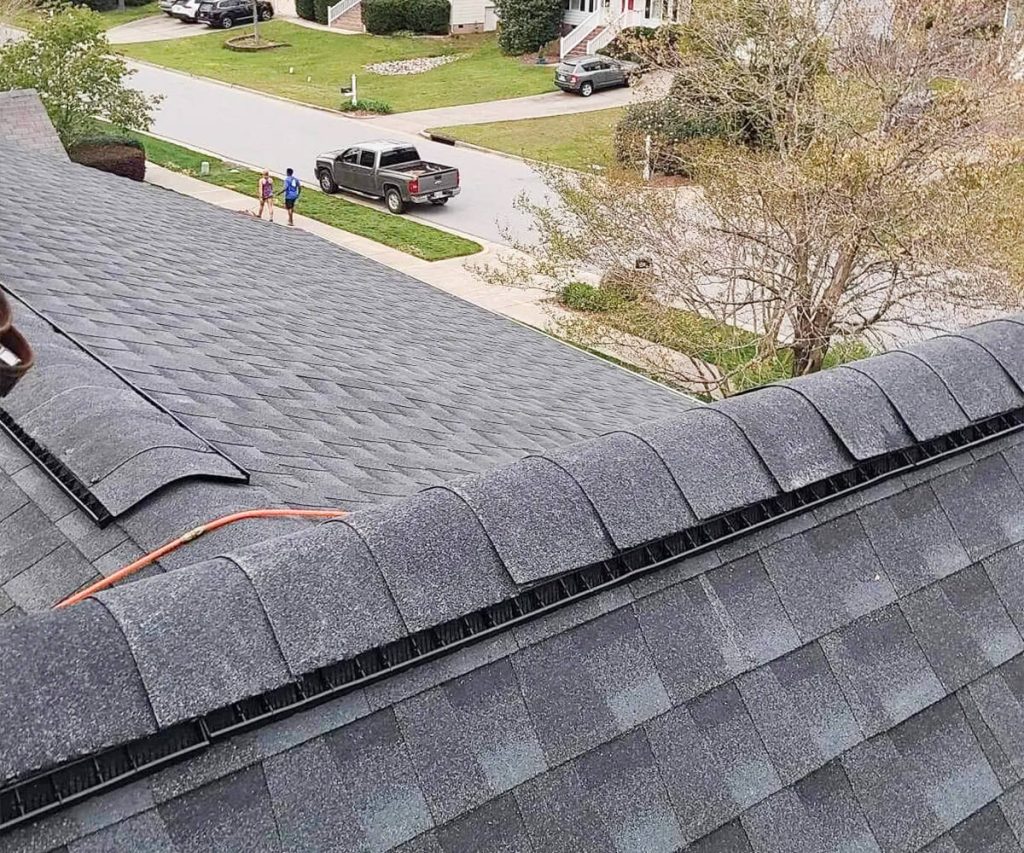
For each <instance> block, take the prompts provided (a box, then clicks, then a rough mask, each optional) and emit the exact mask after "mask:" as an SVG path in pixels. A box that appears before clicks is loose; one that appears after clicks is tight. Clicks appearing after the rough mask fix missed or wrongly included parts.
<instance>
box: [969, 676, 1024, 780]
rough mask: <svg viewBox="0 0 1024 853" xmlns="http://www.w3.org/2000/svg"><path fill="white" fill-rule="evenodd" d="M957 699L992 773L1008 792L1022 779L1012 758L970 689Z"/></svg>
mask: <svg viewBox="0 0 1024 853" xmlns="http://www.w3.org/2000/svg"><path fill="white" fill-rule="evenodd" d="M956 698H957V699H958V700H959V702H960V708H961V709H962V710H963V712H964V716H965V717H966V718H967V724H968V725H969V726H970V727H971V731H972V732H973V733H974V737H975V738H977V741H978V745H979V746H980V747H981V751H982V752H983V753H985V759H986V760H987V761H988V763H989V766H990V767H991V768H992V772H993V773H995V774H996V779H998V780H999V784H1000V785H1001V786H1002V788H1003V790H1007V789H1008V788H1010V787H1012V786H1013V785H1015V784H1016V783H1017V782H1018V781H1019V780H1020V779H1021V774H1020V773H1019V772H1018V771H1017V769H1016V768H1015V767H1014V766H1013V762H1012V761H1011V760H1010V756H1008V755H1007V754H1006V752H1005V751H1004V750H1003V747H1002V746H1001V745H1000V744H999V740H998V739H997V738H996V736H995V734H994V733H993V731H992V729H991V728H989V725H988V723H986V722H985V718H984V717H982V715H981V711H980V710H979V709H978V703H977V702H975V701H974V697H973V696H971V693H970V688H969V687H964V688H962V689H960V690H958V691H957V692H956Z"/></svg>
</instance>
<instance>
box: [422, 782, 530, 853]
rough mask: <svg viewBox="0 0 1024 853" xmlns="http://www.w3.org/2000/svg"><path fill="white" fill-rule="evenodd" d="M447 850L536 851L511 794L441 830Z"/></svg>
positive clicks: (440, 837)
mask: <svg viewBox="0 0 1024 853" xmlns="http://www.w3.org/2000/svg"><path fill="white" fill-rule="evenodd" d="M437 838H438V841H439V842H440V846H441V849H442V850H443V851H444V853H466V851H469V850H472V851H474V853H533V851H534V847H533V845H532V844H531V843H530V836H529V834H528V833H527V831H526V827H525V826H524V824H523V818H522V815H520V814H519V807H518V806H517V805H516V801H515V799H514V798H513V797H512V795H511V794H506V795H505V796H503V797H498V798H497V799H494V800H490V801H489V802H487V803H486V804H485V805H482V806H480V808H478V809H476V810H475V811H472V812H470V813H469V814H466V815H463V816H462V817H460V818H459V819H458V820H455V821H452V822H451V823H449V824H447V825H446V826H442V827H440V828H439V829H438V830H437Z"/></svg>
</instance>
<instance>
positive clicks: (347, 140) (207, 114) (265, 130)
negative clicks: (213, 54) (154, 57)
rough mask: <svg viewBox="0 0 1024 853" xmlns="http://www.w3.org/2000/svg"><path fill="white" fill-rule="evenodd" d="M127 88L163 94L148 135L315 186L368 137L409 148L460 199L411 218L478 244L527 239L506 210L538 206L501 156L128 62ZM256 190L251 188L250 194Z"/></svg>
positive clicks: (538, 190) (538, 188)
mask: <svg viewBox="0 0 1024 853" xmlns="http://www.w3.org/2000/svg"><path fill="white" fill-rule="evenodd" d="M132 66H133V67H134V68H136V69H137V72H138V73H137V74H135V75H134V76H133V77H132V78H131V80H130V82H129V85H131V86H133V87H135V88H137V89H140V90H141V91H143V92H147V93H149V94H160V95H163V96H164V100H163V102H162V103H161V104H160V106H159V108H158V109H157V111H156V113H155V120H154V123H153V128H152V130H153V132H154V133H156V134H157V135H159V136H162V137H165V138H167V139H170V140H172V141H175V142H179V143H181V144H182V145H187V146H191V147H194V148H199V149H202V150H204V151H209V152H211V153H214V154H217V155H219V156H221V157H223V158H224V159H228V160H233V161H235V162H239V163H244V164H247V165H252V166H257V167H261V168H266V169H270V170H271V171H272V172H276V173H283V172H284V170H285V169H286V168H288V167H291V168H293V169H295V172H296V174H297V175H298V176H299V178H300V179H301V180H303V181H306V182H308V183H310V184H312V183H314V175H313V168H314V163H315V161H316V156H317V154H320V153H321V152H323V151H329V150H332V149H335V148H344V147H346V146H348V145H353V144H356V143H359V142H365V141H367V140H371V139H382V138H386V139H397V140H400V141H408V142H412V143H414V144H415V145H416V146H417V147H418V148H419V150H420V153H421V154H422V155H423V157H425V158H427V159H430V160H436V161H438V162H441V163H445V164H447V165H450V166H456V167H457V168H458V169H459V172H460V175H461V182H462V193H461V195H459V197H458V198H456V199H453V200H452V201H451V202H450V203H449V204H448V205H447V206H446V207H428V208H427V209H423V208H416V209H415V210H414V213H413V215H414V216H415V217H416V218H417V219H420V220H422V221H424V222H427V223H436V224H438V225H442V226H446V227H448V228H452V229H455V230H457V231H461V232H463V233H466V234H470V235H473V236H476V237H481V238H483V239H485V240H491V241H494V242H499V243H505V242H507V240H505V239H504V238H503V237H502V235H501V229H500V226H501V225H504V226H507V227H508V228H509V229H510V230H511V232H512V233H513V234H514V235H515V236H516V237H520V238H522V237H527V236H528V229H529V219H528V217H526V216H524V215H523V214H521V213H519V212H518V211H516V210H515V209H514V208H513V202H514V200H515V199H516V197H517V196H518V195H519V194H520V193H524V192H525V193H526V194H527V195H528V196H529V197H530V198H532V199H535V200H542V199H543V198H544V197H545V191H544V185H543V182H542V181H541V180H540V178H539V177H538V176H537V174H536V173H535V172H534V171H533V170H532V169H531V168H530V167H529V166H527V165H526V164H525V163H521V162H519V161H517V160H512V159H509V158H507V157H499V156H497V155H492V154H485V153H482V152H479V151H473V150H470V149H465V148H453V147H451V146H448V145H442V144H440V143H435V142H430V141H429V140H427V139H423V138H422V137H420V136H418V135H415V134H411V133H404V132H402V131H399V130H395V129H387V130H385V129H384V128H382V127H374V123H373V120H372V119H368V120H360V119H352V118H347V117H345V116H342V115H338V114H335V113H330V112H326V111H324V110H318V109H315V108H313V107H306V106H302V105H300V104H295V103H292V102H288V101H283V100H278V99H276V98H271V97H267V96H265V95H259V94H256V93H252V92H248V91H245V90H242V89H233V88H230V87H228V86H224V85H221V84H218V83H211V82H208V81H205V80H200V79H196V78H194V77H189V76H186V75H184V74H179V73H177V72H173V71H166V70H164V69H161V68H156V67H153V66H149V65H140V64H135V63H133V64H132ZM253 191H254V192H255V188H253Z"/></svg>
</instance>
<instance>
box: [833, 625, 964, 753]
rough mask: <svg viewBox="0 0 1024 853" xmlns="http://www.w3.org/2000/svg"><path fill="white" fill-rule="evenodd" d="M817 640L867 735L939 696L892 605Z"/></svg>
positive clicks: (935, 680)
mask: <svg viewBox="0 0 1024 853" xmlns="http://www.w3.org/2000/svg"><path fill="white" fill-rule="evenodd" d="M821 645H822V648H823V649H824V651H825V655H826V656H827V657H828V659H829V663H830V664H831V666H832V669H833V671H834V672H835V674H836V678H838V679H839V683H840V684H841V685H842V688H843V691H844V693H845V694H846V697H847V699H848V700H849V702H850V706H851V708H853V712H854V714H855V715H856V717H857V720H858V721H859V722H860V725H861V728H862V729H863V730H864V734H865V735H867V736H868V737H871V736H872V735H875V734H877V733H878V732H881V731H885V730H886V729H889V728H892V726H894V725H896V724H897V723H899V722H902V721H903V720H905V719H907V718H908V717H910V716H911V715H912V714H916V713H917V712H918V711H920V710H921V709H922V708H925V707H927V706H928V705H930V704H932V703H933V702H937V701H939V700H940V699H941V698H942V697H943V696H944V695H945V691H944V690H943V689H942V685H941V684H940V683H939V679H938V678H937V677H936V675H935V673H934V672H933V671H932V668H931V665H930V664H929V663H928V660H927V658H925V655H924V652H923V651H922V650H921V647H920V646H919V645H918V643H917V640H915V639H914V636H913V634H912V633H911V632H910V626H909V625H907V621H906V619H905V618H904V616H903V613H902V611H901V610H900V609H899V607H898V606H897V605H892V606H890V607H887V608H885V609H884V610H880V611H878V612H877V613H872V614H870V615H868V616H865V617H863V618H862V619H858V620H857V621H856V622H854V623H853V624H852V625H847V626H846V627H845V628H842V629H840V630H839V631H836V632H835V633H834V634H829V635H828V636H826V637H822V639H821Z"/></svg>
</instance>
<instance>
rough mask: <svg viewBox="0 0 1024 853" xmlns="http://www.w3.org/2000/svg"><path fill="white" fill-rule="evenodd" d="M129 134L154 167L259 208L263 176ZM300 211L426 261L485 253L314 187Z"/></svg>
mask: <svg viewBox="0 0 1024 853" xmlns="http://www.w3.org/2000/svg"><path fill="white" fill-rule="evenodd" d="M129 135H130V136H133V137H134V138H136V139H138V140H139V141H140V142H141V143H142V144H143V145H144V146H145V148H146V159H147V160H149V161H150V162H151V163H156V164H157V165H158V166H163V167H165V168H167V169H171V170H173V171H175V172H181V173H182V174H186V175H190V176H191V177H193V178H198V179H199V180H201V181H205V182H207V183H210V184H215V185H216V186H218V187H224V188H225V189H229V190H235V191H236V192H240V193H243V194H244V195H247V196H249V197H250V198H251V199H252V200H253V207H254V208H255V206H256V203H257V202H256V186H257V183H258V182H259V177H260V176H259V174H258V173H257V172H254V171H253V170H251V169H246V168H244V167H242V166H235V165H233V164H231V163H228V162H225V161H224V160H218V159H217V158H216V157H213V156H211V155H209V154H200V153H199V152H198V151H193V150H192V149H190V148H184V147H182V146H181V145H175V144H174V143H173V142H165V141H164V140H162V139H156V138H155V137H152V136H149V135H148V134H145V133H136V132H132V133H130V134H129ZM203 161H206V162H207V163H209V164H210V173H209V174H208V175H202V174H200V164H201V163H202V162H203ZM279 184H280V182H278V185H279ZM300 210H301V214H302V215H303V216H308V217H309V218H310V219H315V220H316V221H317V222H322V223H324V225H330V226H332V227H334V228H340V229H341V230H342V231H348V232H349V233H350V234H358V235H359V236H360V237H366V238H367V239H369V240H373V241H375V242H377V243H382V244H383V245H385V246H390V247H391V248H392V249H398V250H399V251H401V252H405V253H406V254H409V255H412V256H414V257H417V258H422V259H423V260H425V261H443V260H448V259H449V258H461V257H464V256H466V255H474V254H476V253H477V252H480V251H482V250H483V247H482V246H481V245H480V244H479V243H475V242H473V241H472V240H467V239H466V238H465V237H459V236H458V235H456V234H449V233H448V232H447V231H441V230H439V229H437V228H431V227H430V226H429V225H423V224H421V223H419V222H414V221H413V220H411V219H406V218H404V217H402V216H394V215H393V214H390V213H385V212H384V211H381V210H374V209H373V208H371V207H366V206H365V205H362V204H355V203H353V202H351V201H346V200H345V199H342V198H337V197H335V196H329V195H324V194H323V193H320V192H316V191H314V190H311V189H307V191H306V192H304V193H303V194H302V202H301V204H300ZM280 215H281V216H283V215H284V212H283V211H281V212H280Z"/></svg>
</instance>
